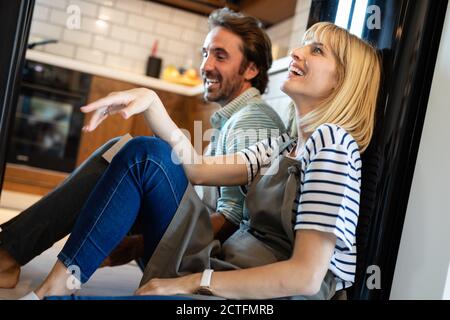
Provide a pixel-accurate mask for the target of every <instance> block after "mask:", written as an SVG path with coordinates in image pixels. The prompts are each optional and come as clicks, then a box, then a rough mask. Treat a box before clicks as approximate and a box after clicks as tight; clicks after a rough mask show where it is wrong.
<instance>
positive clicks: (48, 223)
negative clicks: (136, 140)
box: [0, 138, 118, 287]
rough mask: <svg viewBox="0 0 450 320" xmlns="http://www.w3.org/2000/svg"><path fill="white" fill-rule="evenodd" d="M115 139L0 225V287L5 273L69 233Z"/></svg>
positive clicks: (7, 274) (102, 169)
mask: <svg viewBox="0 0 450 320" xmlns="http://www.w3.org/2000/svg"><path fill="white" fill-rule="evenodd" d="M117 141H118V138H115V139H112V140H110V141H109V142H107V143H106V144H104V145H103V146H102V147H100V148H99V149H97V150H96V151H95V152H94V153H93V154H92V155H91V156H90V157H89V158H88V159H87V160H86V161H85V162H84V163H83V164H82V165H81V166H80V167H79V168H77V169H76V170H75V171H74V172H73V173H72V174H71V175H70V176H69V177H68V178H67V179H66V180H64V182H63V183H62V184H61V185H60V186H58V187H57V188H56V189H55V190H53V191H52V192H50V193H49V194H48V195H46V196H45V197H44V198H42V199H41V200H40V201H38V202H37V203H35V204H34V205H33V206H31V207H30V208H28V209H26V210H25V211H23V212H22V213H20V214H19V215H18V216H17V217H15V218H13V219H11V220H10V221H8V222H6V223H4V224H3V225H1V226H0V227H1V229H2V231H1V232H0V287H10V286H7V285H6V286H5V285H4V286H2V284H3V283H2V282H6V284H8V283H10V282H11V281H8V276H11V270H12V269H13V270H17V269H18V268H19V266H22V265H25V264H26V263H28V262H29V261H30V260H32V259H33V258H34V257H36V256H37V255H39V254H41V253H42V252H43V251H45V250H46V249H48V248H50V247H51V246H52V245H53V244H54V243H55V242H56V241H58V240H60V239H62V238H63V237H64V236H66V235H67V234H69V233H70V231H71V230H72V227H73V225H74V223H75V220H76V218H77V216H78V214H79V212H80V211H81V208H82V206H83V205H84V203H85V201H86V199H87V198H88V196H89V194H90V192H91V191H92V189H93V188H94V186H95V184H96V183H97V181H98V179H99V178H100V177H101V176H102V174H103V172H104V171H105V169H106V168H107V166H108V163H107V162H106V160H104V159H103V158H102V154H103V153H104V152H105V151H106V150H108V149H109V148H111V146H112V145H113V144H114V143H115V142H117ZM11 258H12V260H11ZM12 267H14V268H12ZM15 273H17V272H15ZM16 282H17V280H16Z"/></svg>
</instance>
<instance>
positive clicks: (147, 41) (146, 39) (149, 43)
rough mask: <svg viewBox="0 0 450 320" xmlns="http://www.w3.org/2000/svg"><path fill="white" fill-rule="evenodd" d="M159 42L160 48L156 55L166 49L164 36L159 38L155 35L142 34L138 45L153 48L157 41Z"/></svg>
mask: <svg viewBox="0 0 450 320" xmlns="http://www.w3.org/2000/svg"><path fill="white" fill-rule="evenodd" d="M156 40H158V48H157V52H156V54H157V55H158V54H159V51H161V50H165V48H166V38H164V37H162V36H158V35H156V34H154V33H147V32H140V33H139V39H138V43H139V44H140V45H141V46H143V47H145V48H152V47H153V44H154V43H155V41H156Z"/></svg>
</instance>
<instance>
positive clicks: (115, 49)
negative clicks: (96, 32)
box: [92, 36, 122, 54]
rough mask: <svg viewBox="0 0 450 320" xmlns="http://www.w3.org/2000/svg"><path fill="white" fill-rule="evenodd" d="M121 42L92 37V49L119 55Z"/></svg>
mask: <svg viewBox="0 0 450 320" xmlns="http://www.w3.org/2000/svg"><path fill="white" fill-rule="evenodd" d="M121 46H122V45H121V42H120V41H116V40H112V39H110V38H107V37H103V36H94V40H93V42H92V47H93V48H94V49H98V50H102V51H105V52H109V53H116V54H117V53H120V49H121Z"/></svg>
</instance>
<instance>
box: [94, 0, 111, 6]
mask: <svg viewBox="0 0 450 320" xmlns="http://www.w3.org/2000/svg"><path fill="white" fill-rule="evenodd" d="M89 1H90V2H93V3H97V4H99V5H102V6H105V7H114V5H115V4H116V1H117V0H89Z"/></svg>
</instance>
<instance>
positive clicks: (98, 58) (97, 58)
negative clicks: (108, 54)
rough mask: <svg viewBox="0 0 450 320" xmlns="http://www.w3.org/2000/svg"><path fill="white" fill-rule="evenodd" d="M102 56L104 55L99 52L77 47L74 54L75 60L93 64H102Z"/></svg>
mask: <svg viewBox="0 0 450 320" xmlns="http://www.w3.org/2000/svg"><path fill="white" fill-rule="evenodd" d="M104 56H105V54H104V53H103V52H101V51H100V50H95V49H94V50H93V49H87V48H83V47H78V48H77V51H76V54H75V59H78V60H81V61H86V62H90V63H94V64H103V59H104Z"/></svg>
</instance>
